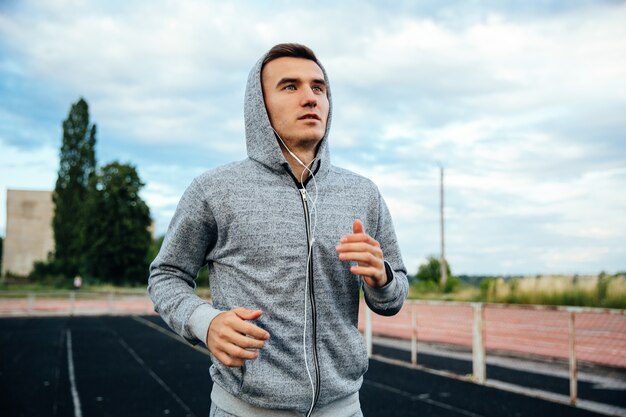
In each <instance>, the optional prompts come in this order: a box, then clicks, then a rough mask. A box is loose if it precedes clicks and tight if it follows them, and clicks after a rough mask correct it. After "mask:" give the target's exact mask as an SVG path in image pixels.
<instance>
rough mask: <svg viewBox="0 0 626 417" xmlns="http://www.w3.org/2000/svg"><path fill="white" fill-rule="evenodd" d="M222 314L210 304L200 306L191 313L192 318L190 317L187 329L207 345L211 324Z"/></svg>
mask: <svg viewBox="0 0 626 417" xmlns="http://www.w3.org/2000/svg"><path fill="white" fill-rule="evenodd" d="M220 313H222V311H220V310H218V309H216V308H213V306H211V305H210V304H200V305H199V306H198V308H196V309H195V310H194V312H193V313H191V316H189V322H188V323H187V327H188V328H189V331H190V332H191V334H192V335H194V336H195V337H196V338H197V339H198V340H200V341H201V342H202V343H204V344H206V339H207V334H208V332H209V327H210V326H211V322H212V321H213V319H214V318H215V317H216V316H217V315H218V314H220Z"/></svg>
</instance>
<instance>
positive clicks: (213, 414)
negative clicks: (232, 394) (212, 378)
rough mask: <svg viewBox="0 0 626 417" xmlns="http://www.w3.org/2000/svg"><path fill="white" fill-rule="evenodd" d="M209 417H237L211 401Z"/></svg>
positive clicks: (361, 415)
mask: <svg viewBox="0 0 626 417" xmlns="http://www.w3.org/2000/svg"><path fill="white" fill-rule="evenodd" d="M209 417H239V416H236V415H234V414H230V413H227V412H226V411H223V410H220V409H219V408H217V406H216V405H215V403H213V402H212V403H211V411H210V413H209ZM241 417H247V416H241ZM258 417H262V416H258ZM352 417H363V413H361V412H358V413H356V414H355V415H353V416H352Z"/></svg>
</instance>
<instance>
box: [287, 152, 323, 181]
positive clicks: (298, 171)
mask: <svg viewBox="0 0 626 417" xmlns="http://www.w3.org/2000/svg"><path fill="white" fill-rule="evenodd" d="M280 149H281V151H282V152H283V155H284V156H285V159H286V160H287V162H288V163H289V167H290V168H291V172H293V175H294V177H296V179H297V180H298V181H299V182H300V183H301V184H304V182H305V181H306V179H307V178H308V177H309V175H310V171H309V170H312V169H313V166H312V165H313V164H312V162H313V160H314V159H315V153H316V149H315V148H313V149H292V150H291V151H292V152H293V153H294V154H295V155H296V156H297V157H298V158H299V159H300V161H302V163H304V165H306V166H307V167H308V169H307V168H305V167H304V166H302V164H301V163H300V162H298V160H297V159H296V158H294V157H293V156H292V155H291V154H290V153H289V151H287V149H285V147H284V146H281V147H280Z"/></svg>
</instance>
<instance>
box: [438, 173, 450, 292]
mask: <svg viewBox="0 0 626 417" xmlns="http://www.w3.org/2000/svg"><path fill="white" fill-rule="evenodd" d="M439 171H440V182H439V184H440V187H439V201H440V219H441V258H440V259H439V270H440V271H441V279H440V282H439V284H440V285H441V288H442V289H443V288H445V287H446V280H447V279H448V268H447V267H446V254H445V240H444V228H443V223H444V217H443V165H439Z"/></svg>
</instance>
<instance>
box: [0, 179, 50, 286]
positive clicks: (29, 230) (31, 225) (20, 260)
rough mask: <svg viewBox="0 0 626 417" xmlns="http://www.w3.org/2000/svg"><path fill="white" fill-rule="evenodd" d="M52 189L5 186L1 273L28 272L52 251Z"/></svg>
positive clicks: (20, 273) (22, 273) (24, 273)
mask: <svg viewBox="0 0 626 417" xmlns="http://www.w3.org/2000/svg"><path fill="white" fill-rule="evenodd" d="M53 213H54V205H53V203H52V191H26V190H7V225H6V236H5V238H4V250H3V259H2V275H6V274H7V273H11V274H14V275H28V274H29V273H30V272H31V271H32V269H33V262H35V261H43V260H46V259H47V258H48V253H50V252H52V251H54V234H53V231H52V216H53Z"/></svg>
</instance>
